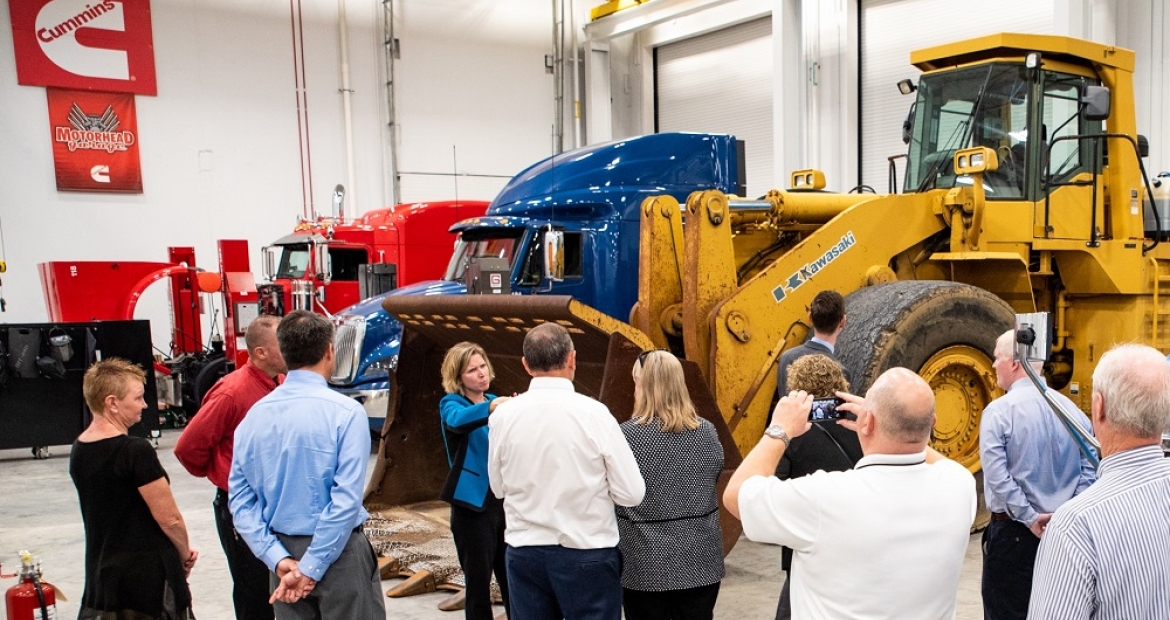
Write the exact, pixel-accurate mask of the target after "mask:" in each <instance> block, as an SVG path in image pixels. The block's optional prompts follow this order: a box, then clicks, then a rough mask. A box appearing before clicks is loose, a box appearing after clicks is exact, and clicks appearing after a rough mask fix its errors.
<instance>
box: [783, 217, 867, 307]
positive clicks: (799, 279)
mask: <svg viewBox="0 0 1170 620" xmlns="http://www.w3.org/2000/svg"><path fill="white" fill-rule="evenodd" d="M856 244H857V241H856V240H855V239H854V238H853V231H852V230H851V231H849V232H847V233H845V235H844V236H843V237H841V240H840V241H838V242H837V244H836V245H834V246H833V247H831V248H829V249H828V250H827V251H826V252H825V253H824V254H821V257H820V258H818V259H816V260H815V261H813V262H811V263H806V264H805V265H804V266H803V267H801V268H800V269H797V270H796V271H795V272H794V273H793V274H792V275H790V276H788V278H787V279H785V280H784V283H783V284H781V285H780V286H777V287H776V288H774V289H772V298H773V299H775V300H776V303H780V302H781V301H783V300H784V298H785V297H787V296H788V294H789V293H791V292H792V291H795V290H796V289H797V288H799V287H800V285H802V284H804V283H805V282H808V281H809V280H810V279H812V277H813V276H814V275H816V273H817V272H818V271H820V270H822V269H824V268H825V267H827V266H828V265H829V263H831V262H833V261H835V260H837V258H838V257H839V256H841V255H842V254H844V253H845V252H846V251H847V250H848V249H849V248H851V247H853V246H854V245H856Z"/></svg>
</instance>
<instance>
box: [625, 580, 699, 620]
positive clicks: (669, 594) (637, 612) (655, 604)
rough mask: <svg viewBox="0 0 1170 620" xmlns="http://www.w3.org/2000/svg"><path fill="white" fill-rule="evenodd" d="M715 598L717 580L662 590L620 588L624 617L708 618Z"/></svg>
mask: <svg viewBox="0 0 1170 620" xmlns="http://www.w3.org/2000/svg"><path fill="white" fill-rule="evenodd" d="M718 598H719V584H718V583H713V584H711V585H709V586H699V587H698V588H686V589H685V590H666V591H664V592H643V591H641V590H631V589H629V588H622V607H623V608H624V609H625V610H626V620H711V618H712V616H714V614H715V600H716V599H718Z"/></svg>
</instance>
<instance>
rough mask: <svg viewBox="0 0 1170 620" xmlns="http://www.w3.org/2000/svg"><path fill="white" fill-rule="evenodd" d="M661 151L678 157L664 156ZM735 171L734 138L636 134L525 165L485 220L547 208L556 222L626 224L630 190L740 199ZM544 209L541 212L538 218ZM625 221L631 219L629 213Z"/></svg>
mask: <svg viewBox="0 0 1170 620" xmlns="http://www.w3.org/2000/svg"><path fill="white" fill-rule="evenodd" d="M665 153H681V154H682V155H674V156H670V157H664V156H663V154H665ZM739 167H740V166H739V163H738V158H737V156H736V143H735V137H734V136H728V135H712V134H698V133H661V134H651V135H647V136H638V137H635V138H629V139H626V140H618V141H615V142H608V143H605V144H596V145H592V146H587V147H583V148H580V149H575V150H572V151H568V152H565V153H561V154H560V155H556V156H554V157H551V158H549V159H546V160H544V161H541V162H538V163H536V164H533V165H532V166H529V167H528V168H526V169H525V170H523V171H521V172H520V173H519V174H517V175H516V176H515V177H513V178H512V180H511V181H509V182H508V184H507V185H505V186H504V189H502V190H501V191H500V193H499V195H498V196H496V199H495V200H493V201H492V203H491V205H490V206H489V207H488V210H487V214H488V215H492V216H507V215H521V216H525V217H529V218H539V217H550V216H551V215H553V211H554V210H555V214H556V215H559V216H561V217H566V216H567V217H572V216H573V215H577V216H579V217H599V216H601V217H604V216H605V215H613V212H614V211H616V212H617V213H618V214H619V215H621V216H622V217H623V219H627V217H628V216H629V215H630V214H629V213H627V212H628V211H631V210H636V209H637V208H638V207H639V205H640V204H641V199H642V197H643V196H642V195H639V196H638V197H637V198H636V199H635V198H633V197H632V196H631V190H632V188H633V187H638V188H640V189H641V190H642V191H640V192H639V194H644V195H646V196H649V195H657V194H663V193H669V194H674V195H680V194H681V195H683V196H684V197H685V196H686V195H687V194H688V193H690V192H691V191H693V190H694V189H696V188H704V189H711V188H717V189H719V190H722V191H723V192H725V193H731V194H735V193H741V192H742V191H743V190H742V188H741V187H740V179H741V172H742V171H741V170H739ZM554 196H555V197H556V198H555V202H556V204H555V205H554V204H553V201H554V198H553V197H554ZM575 204H576V205H580V206H581V208H582V210H583V212H582V213H580V214H573V213H571V211H572V209H571V207H572V206H573V205H575ZM544 205H548V211H549V213H543V212H542V209H541V207H542V206H544ZM566 211H569V212H566ZM598 211H610V213H604V212H601V213H599V212H598ZM632 216H633V218H634V219H637V217H638V215H637V213H636V211H635V212H633V214H632Z"/></svg>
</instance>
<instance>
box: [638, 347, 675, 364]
mask: <svg viewBox="0 0 1170 620" xmlns="http://www.w3.org/2000/svg"><path fill="white" fill-rule="evenodd" d="M659 351H662V352H663V353H669V352H670V350H669V349H650V350H648V351H642V352H641V353H639V354H638V365H639V366H645V365H646V358H647V357H650V354H651V353H657V352H659Z"/></svg>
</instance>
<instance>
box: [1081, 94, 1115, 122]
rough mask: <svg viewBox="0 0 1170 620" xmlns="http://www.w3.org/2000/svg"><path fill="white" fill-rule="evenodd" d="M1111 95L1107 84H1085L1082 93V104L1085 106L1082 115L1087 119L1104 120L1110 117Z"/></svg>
mask: <svg viewBox="0 0 1170 620" xmlns="http://www.w3.org/2000/svg"><path fill="white" fill-rule="evenodd" d="M1110 100H1111V96H1110V93H1109V89H1108V88H1107V87H1105V86H1085V90H1084V92H1082V93H1081V105H1082V106H1084V108H1083V110H1082V112H1081V115H1082V116H1084V117H1085V120H1087V121H1103V120H1105V119H1107V118H1109V104H1110Z"/></svg>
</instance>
